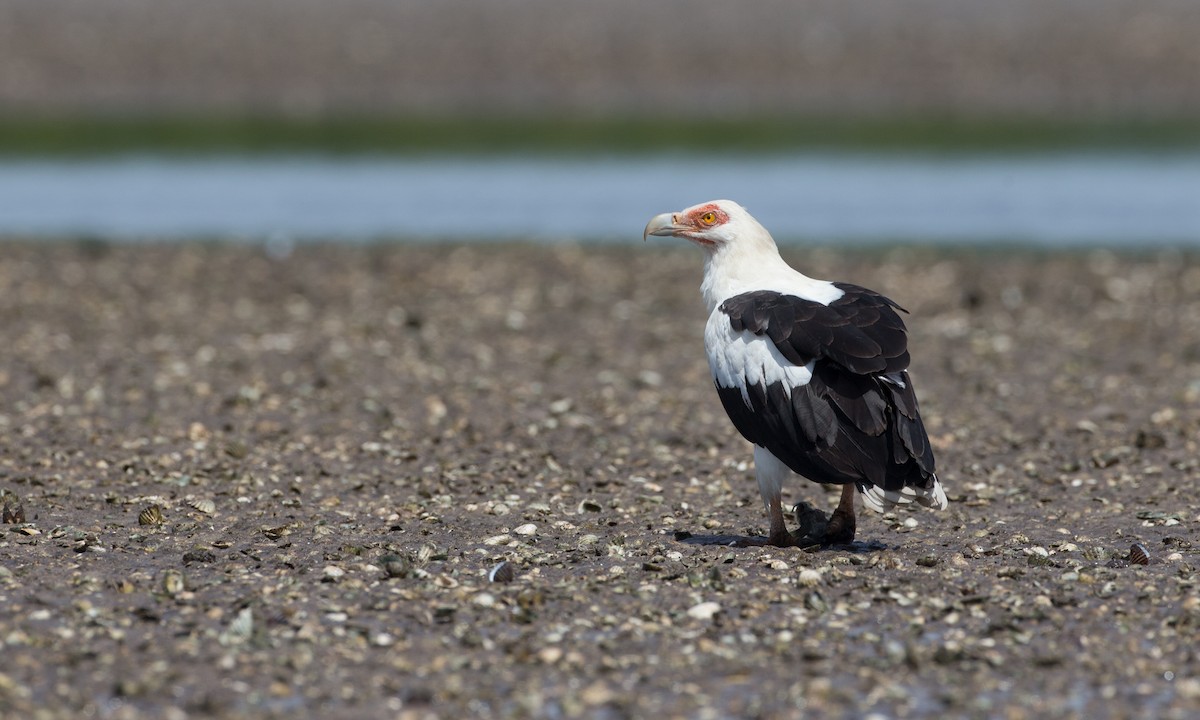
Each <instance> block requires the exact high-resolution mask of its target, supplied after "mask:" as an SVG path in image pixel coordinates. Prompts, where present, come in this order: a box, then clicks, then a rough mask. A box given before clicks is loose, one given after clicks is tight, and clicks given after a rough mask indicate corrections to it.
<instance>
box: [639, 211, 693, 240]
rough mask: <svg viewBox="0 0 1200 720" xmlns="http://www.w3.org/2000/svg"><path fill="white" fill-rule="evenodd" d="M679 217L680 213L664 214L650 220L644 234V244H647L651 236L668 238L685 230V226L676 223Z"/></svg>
mask: <svg viewBox="0 0 1200 720" xmlns="http://www.w3.org/2000/svg"><path fill="white" fill-rule="evenodd" d="M677 217H679V214H678V213H663V214H661V215H655V216H654V217H652V218H650V222H648V223H646V230H645V232H643V233H642V242H646V240H647V239H648V238H649V237H650V236H651V235H655V236H657V237H667V236H671V235H675V234H677V233H679V232H680V231H682V230H685V229H686V228H685V227H684V226H682V225H680V224H678V223H677V222H676V220H675V218H677Z"/></svg>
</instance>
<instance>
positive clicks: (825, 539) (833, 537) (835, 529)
mask: <svg viewBox="0 0 1200 720" xmlns="http://www.w3.org/2000/svg"><path fill="white" fill-rule="evenodd" d="M792 512H793V513H794V514H795V516H796V524H797V526H798V527H797V528H796V532H794V533H792V544H793V545H798V546H800V547H812V546H814V545H844V544H848V543H851V542H853V541H854V529H855V527H854V525H855V523H854V516H853V515H851V514H849V513H847V512H844V511H843V510H841V509H840V508H839V509H837V510H834V511H833V514H832V515H830V516H829V517H828V518H826V517H825V513H823V512H822V511H820V510H818V509H817V508H814V507H813V506H812V505H809V504H808V503H806V502H800V503H797V504H796V506H795V507H794V508H792Z"/></svg>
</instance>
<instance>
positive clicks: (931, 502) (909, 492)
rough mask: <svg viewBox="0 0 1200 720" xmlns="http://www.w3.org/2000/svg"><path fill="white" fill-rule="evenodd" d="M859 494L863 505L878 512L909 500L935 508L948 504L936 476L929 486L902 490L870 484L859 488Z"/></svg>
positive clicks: (940, 508)
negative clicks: (864, 488)
mask: <svg viewBox="0 0 1200 720" xmlns="http://www.w3.org/2000/svg"><path fill="white" fill-rule="evenodd" d="M860 494H861V495H862V499H863V505H865V506H867V507H869V508H870V509H872V510H874V511H875V512H878V513H882V512H887V511H888V510H889V509H890V508H893V507H895V506H896V505H904V504H907V503H911V502H915V503H917V504H919V505H924V506H925V507H927V508H933V509H935V510H945V509H946V506H947V505H948V504H949V502H948V501H947V500H946V492H945V491H944V490H942V484H941V483H940V482H938V479H937V478H934V479H933V486H932V487H930V488H917V487H906V488H904V489H902V490H884V489H883V488H879V487H875V486H874V485H872V486H871V487H868V488H867V489H866V490H861V491H860Z"/></svg>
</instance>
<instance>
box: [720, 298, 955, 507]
mask: <svg viewBox="0 0 1200 720" xmlns="http://www.w3.org/2000/svg"><path fill="white" fill-rule="evenodd" d="M837 287H838V288H840V289H841V290H842V291H843V293H844V294H843V295H842V297H840V298H839V299H837V300H835V301H834V302H832V303H830V304H828V305H823V304H821V303H818V302H813V301H811V300H805V299H802V298H799V297H796V296H794V295H785V294H783V293H779V292H774V291H757V292H751V293H745V294H742V295H737V296H735V297H732V298H729V299H728V300H726V301H725V302H724V303H722V304H721V306H720V311H721V312H722V313H724V314H725V315H726V316H727V317H728V319H729V323H730V327H731V328H732V330H733V331H734V332H736V333H742V332H750V333H752V334H753V335H755V336H758V337H760V338H762V339H763V341H769V342H770V343H771V344H772V345H773V346H774V348H775V349H776V350H778V353H779V355H782V356H783V358H784V359H785V360H786V361H787V362H789V363H792V364H795V365H797V366H803V365H807V364H808V363H810V362H811V363H813V370H812V378H811V379H810V380H809V382H808V383H807V384H803V385H798V386H791V387H784V383H783V382H781V381H775V382H771V383H770V384H769V385H768V384H767V383H766V382H760V383H751V382H750V381H749V380H747V379H746V378H744V377H743V378H742V382H741V383H738V384H736V385H735V386H731V387H722V385H721V383H720V382H719V381H718V382H717V391H718V393H719V394H720V396H721V402H722V404H723V405H724V406H725V410H726V412H727V413H728V414H729V417H730V419H732V420H733V423H734V425H735V426H736V427H737V429H738V431H739V432H741V434H742V435H743V436H744V437H745V438H746V439H747V440H749V441H750V442H752V443H754V444H756V445H761V446H762V447H765V448H766V449H768V450H770V451H771V453H772V454H774V455H775V456H776V457H778V458H779V459H780V460H782V461H783V462H784V463H786V464H787V465H788V466H789V467H790V468H791V469H792V470H794V471H796V472H797V473H800V474H801V475H804V476H805V477H807V478H809V479H810V480H815V481H817V482H825V483H848V482H853V483H856V484H857V485H859V486H860V487H863V486H865V485H867V484H870V485H875V486H878V487H882V488H884V489H885V490H899V489H900V488H902V487H904V486H908V485H912V486H917V487H930V486H931V484H932V482H933V477H934V459H933V451H932V449H931V448H930V446H929V440H928V436H927V434H926V432H925V427H924V425H923V423H922V422H921V417H920V415H919V413H918V409H917V399H916V395H915V394H914V393H913V388H912V382H911V381H910V379H909V377H908V373H907V372H906V368H907V367H908V362H909V354H908V341H907V336H906V333H905V327H904V321H903V320H902V319H901V318H900V315H899V314H898V313H897V312H896V311H897V310H900V311H903V308H900V306H898V305H897V304H896V303H894V302H892V301H891V300H889V299H888V298H886V297H884V296H882V295H879V294H878V293H875V292H872V291H870V290H867V289H865V288H861V287H858V286H856V285H850V284H843V283H838V284H837Z"/></svg>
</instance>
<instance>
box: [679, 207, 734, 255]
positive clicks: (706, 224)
mask: <svg viewBox="0 0 1200 720" xmlns="http://www.w3.org/2000/svg"><path fill="white" fill-rule="evenodd" d="M710 214H711V215H712V218H711V219H710V220H708V221H706V218H705V216H706V215H710ZM727 222H729V215H728V214H726V213H725V211H724V210H722V209H721V208H719V207H717V206H716V205H715V204H713V203H709V204H708V205H701V206H700V207H698V208H696V209H695V210H692V211H691V212H690V213H688V214H687V215H684V216H683V217H682V218H680V219H679V220H678V221H677V224H678V225H691V226H692V227H694V228H696V230H697V231H698V232H704V231H705V230H708V229H709V228H714V227H716V226H718V225H724V224H725V223H727ZM683 236H684V237H686V238H687V239H689V240H691V241H693V242H696V243H699V244H701V245H715V244H716V243H714V242H713V241H712V240H709V239H707V238H703V237H697V236H696V235H693V234H691V233H690V232H688V233H683Z"/></svg>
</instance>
